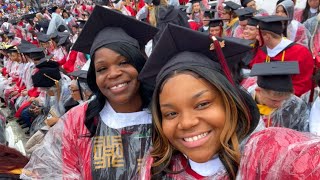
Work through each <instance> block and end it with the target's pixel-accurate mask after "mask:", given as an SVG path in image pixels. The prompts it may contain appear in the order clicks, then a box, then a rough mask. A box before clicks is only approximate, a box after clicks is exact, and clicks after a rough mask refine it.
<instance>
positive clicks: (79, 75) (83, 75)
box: [68, 70, 88, 83]
mask: <svg viewBox="0 0 320 180" xmlns="http://www.w3.org/2000/svg"><path fill="white" fill-rule="evenodd" d="M87 74H88V71H85V70H78V71H73V72H71V73H69V74H68V75H69V76H72V77H74V78H75V79H77V80H79V81H81V82H85V83H87Z"/></svg>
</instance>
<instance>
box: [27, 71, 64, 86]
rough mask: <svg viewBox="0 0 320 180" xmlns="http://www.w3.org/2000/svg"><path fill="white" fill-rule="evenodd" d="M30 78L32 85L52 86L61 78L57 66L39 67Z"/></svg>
mask: <svg viewBox="0 0 320 180" xmlns="http://www.w3.org/2000/svg"><path fill="white" fill-rule="evenodd" d="M31 78H32V82H33V86H34V87H52V86H54V85H55V84H56V83H57V82H58V81H59V80H60V79H61V74H60V71H59V68H51V67H41V68H39V69H38V71H37V72H36V73H35V74H34V75H32V77H31Z"/></svg>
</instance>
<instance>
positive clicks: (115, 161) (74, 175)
mask: <svg viewBox="0 0 320 180" xmlns="http://www.w3.org/2000/svg"><path fill="white" fill-rule="evenodd" d="M87 107H88V103H83V104H82V105H79V106H77V107H75V108H72V109H71V110H69V111H68V112H67V113H66V114H65V115H64V116H63V117H61V119H60V120H59V122H58V123H57V124H56V125H55V126H53V127H52V128H51V129H50V130H49V132H48V133H47V135H46V136H45V139H44V140H43V144H42V145H41V146H40V147H39V148H38V149H36V150H35V151H34V152H33V154H32V156H31V158H30V161H29V163H28V164H27V165H26V166H25V168H24V169H23V173H22V175H21V178H37V179H86V180H91V179H132V178H134V177H136V176H137V174H138V170H139V168H140V164H141V162H142V157H143V155H144V153H145V152H146V150H147V149H148V148H149V146H150V143H151V134H150V133H151V114H150V112H149V111H147V110H143V111H140V112H136V113H116V112H114V110H113V109H112V108H110V107H111V106H110V105H108V104H107V105H106V106H105V107H104V108H103V110H102V111H101V112H100V118H98V119H100V120H98V119H97V120H98V122H97V123H98V128H97V132H96V135H95V136H94V137H93V138H90V137H88V135H89V131H88V129H87V127H86V126H85V124H84V122H85V113H86V110H87ZM126 117H128V119H126ZM119 122H121V123H119ZM43 154H45V156H43ZM39 167H41V168H39ZM30 172H31V173H30Z"/></svg>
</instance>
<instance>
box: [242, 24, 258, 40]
mask: <svg viewBox="0 0 320 180" xmlns="http://www.w3.org/2000/svg"><path fill="white" fill-rule="evenodd" d="M258 35H259V31H258V28H257V27H256V26H250V25H246V26H245V28H244V30H243V37H244V39H247V40H256V38H257V36H258Z"/></svg>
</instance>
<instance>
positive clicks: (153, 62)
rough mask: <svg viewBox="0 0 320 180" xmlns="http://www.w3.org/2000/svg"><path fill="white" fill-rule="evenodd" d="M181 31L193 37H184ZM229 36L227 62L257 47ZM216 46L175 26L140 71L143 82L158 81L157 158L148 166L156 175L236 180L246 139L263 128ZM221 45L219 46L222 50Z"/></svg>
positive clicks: (155, 116)
mask: <svg viewBox="0 0 320 180" xmlns="http://www.w3.org/2000/svg"><path fill="white" fill-rule="evenodd" d="M178 34H183V36H188V37H189V38H188V39H183V40H181V39H180V38H181V37H179V35H178ZM194 40H196V41H197V43H198V46H197V47H196V48H194V47H192V44H193V43H192V42H193V41H194ZM223 40H224V43H225V49H223V51H224V52H226V53H225V54H226V55H227V56H226V59H227V61H231V59H232V57H236V58H240V59H241V56H243V55H244V53H245V52H247V51H249V50H250V49H251V47H250V46H249V44H250V42H248V41H245V40H243V41H242V42H241V43H240V42H236V39H233V38H227V39H223ZM211 44H212V40H210V38H209V36H208V35H205V34H202V33H198V32H194V31H192V30H188V29H184V28H182V27H178V26H174V25H170V26H168V27H167V29H166V30H165V31H164V33H163V34H162V36H161V38H160V40H159V44H158V45H157V47H156V48H155V49H154V51H153V53H152V54H151V56H150V57H149V60H148V61H147V63H146V65H145V66H144V69H143V70H142V72H141V73H140V78H141V80H142V82H145V83H148V84H153V83H155V84H156V86H155V91H154V94H153V101H152V115H153V124H154V126H155V128H154V132H153V149H152V150H151V152H150V156H151V157H152V158H153V160H152V161H153V162H152V163H151V165H150V164H148V160H147V161H146V162H147V164H146V165H144V166H143V167H146V169H148V167H150V166H151V167H152V168H151V170H150V171H151V172H150V174H151V175H152V178H154V179H158V178H160V177H162V179H170V178H172V179H179V178H182V177H183V178H186V179H201V178H204V177H209V178H211V179H219V178H227V177H229V178H230V179H235V177H236V175H237V171H238V165H239V164H240V157H241V153H240V143H241V142H243V141H244V138H245V137H246V136H248V135H249V134H250V133H251V132H252V131H253V130H254V129H255V127H256V126H257V123H258V121H259V113H258V110H257V108H256V106H255V103H254V101H253V100H252V99H251V98H250V97H249V95H248V94H246V93H245V92H244V91H242V90H241V89H239V88H238V87H237V86H236V85H232V83H233V80H232V78H231V77H230V76H227V74H229V73H230V72H227V70H228V67H226V66H224V67H221V66H220V64H219V63H218V62H216V61H218V59H220V58H221V54H220V53H219V52H215V51H210V50H209V49H210V45H211ZM216 44H219V43H215V46H214V49H216V48H219V47H218V46H217V45H216ZM211 48H213V47H212V46H211ZM163 52H166V53H163ZM224 63H226V62H224ZM232 66H234V63H233V64H232ZM229 75H230V74H229ZM228 77H229V78H228ZM147 159H148V158H147ZM149 165H150V166H149ZM143 172H144V170H143V171H142V174H144V173H143ZM146 174H147V175H146ZM146 174H144V175H146V176H148V175H150V174H148V173H146ZM144 175H142V177H143V178H145V177H146V176H144ZM148 178H149V177H146V179H148Z"/></svg>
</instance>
